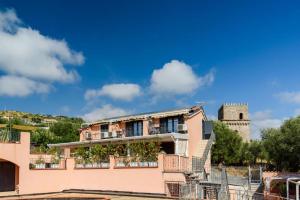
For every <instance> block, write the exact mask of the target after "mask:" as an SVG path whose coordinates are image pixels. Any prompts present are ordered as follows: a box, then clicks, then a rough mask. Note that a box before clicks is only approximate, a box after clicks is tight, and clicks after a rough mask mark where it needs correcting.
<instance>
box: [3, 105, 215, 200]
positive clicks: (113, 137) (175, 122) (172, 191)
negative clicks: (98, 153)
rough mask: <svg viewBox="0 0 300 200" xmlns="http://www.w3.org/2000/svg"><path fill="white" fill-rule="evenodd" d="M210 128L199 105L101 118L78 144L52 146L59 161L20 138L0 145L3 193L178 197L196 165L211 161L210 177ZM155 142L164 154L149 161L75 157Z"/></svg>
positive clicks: (86, 129)
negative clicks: (75, 192)
mask: <svg viewBox="0 0 300 200" xmlns="http://www.w3.org/2000/svg"><path fill="white" fill-rule="evenodd" d="M209 123H210V122H208V121H207V118H206V115H205V113H204V110H203V108H202V107H198V106H194V107H190V108H184V109H177V110H169V111H163V112H153V113H143V114H137V115H131V116H122V117H116V118H110V119H103V120H99V121H96V122H93V123H87V124H83V125H82V128H81V129H80V141H77V142H70V143H61V144H50V145H49V146H50V147H52V148H57V149H60V152H61V154H60V155H59V156H58V157H57V155H55V157H53V155H48V154H39V155H37V154H31V153H30V134H29V133H21V135H20V138H19V139H14V140H8V141H0V179H1V180H3V182H5V184H4V185H5V186H4V185H1V184H0V192H3V191H13V192H15V193H17V194H33V193H47V192H60V191H63V190H69V189H80V190H98V191H115V192H130V193H142V194H145V193H147V194H155V195H161V196H176V195H178V188H179V187H178V186H179V184H180V183H184V182H185V181H186V176H185V173H186V172H188V171H190V170H191V169H192V160H194V159H195V158H203V157H205V158H208V159H205V160H204V161H205V162H204V164H205V165H204V167H205V171H206V172H207V173H209V172H210V151H207V150H205V149H207V144H208V141H209V138H210V137H209V135H210V134H211V133H212V129H211V128H208V127H211V124H209ZM151 141H159V145H160V152H159V153H158V155H157V157H156V158H155V159H153V158H152V159H151V160H147V159H144V160H142V159H136V158H135V159H132V154H131V152H130V151H126V153H125V155H121V156H120V155H109V157H108V159H105V160H99V161H95V160H93V159H90V160H89V162H78V160H77V158H76V156H75V154H74V151H76V150H78V149H80V148H83V149H86V150H89V149H91V148H92V147H94V146H95V145H101V146H104V147H105V146H106V147H108V145H115V147H116V145H117V146H122V147H127V146H128V145H130V144H136V143H141V142H142V143H143V144H149V143H150V142H151ZM127 150H128V149H127ZM205 152H208V154H207V155H204V153H205ZM54 158H55V159H54ZM176 189H177V191H176Z"/></svg>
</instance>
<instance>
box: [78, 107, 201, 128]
mask: <svg viewBox="0 0 300 200" xmlns="http://www.w3.org/2000/svg"><path fill="white" fill-rule="evenodd" d="M199 111H202V112H203V114H204V116H205V113H204V110H203V108H202V107H201V106H192V107H186V108H180V109H173V110H165V111H158V112H147V113H139V114H134V115H125V116H119V117H112V118H106V119H101V120H98V121H95V122H89V123H83V124H82V125H83V126H84V125H86V126H89V125H93V124H104V123H113V122H118V121H129V120H138V119H145V118H148V117H153V118H160V117H168V116H176V115H184V114H190V115H192V114H194V113H198V112H199Z"/></svg>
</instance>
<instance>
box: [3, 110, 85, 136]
mask: <svg viewBox="0 0 300 200" xmlns="http://www.w3.org/2000/svg"><path fill="white" fill-rule="evenodd" d="M62 121H63V122H65V121H68V122H73V123H76V124H81V123H83V122H84V121H83V120H82V119H81V118H77V117H67V116H52V115H43V114H33V113H28V112H20V111H12V110H7V111H0V128H5V127H7V125H8V124H12V128H13V129H16V130H24V131H34V130H36V129H37V128H39V127H44V128H48V127H50V126H51V125H52V124H55V123H57V122H62Z"/></svg>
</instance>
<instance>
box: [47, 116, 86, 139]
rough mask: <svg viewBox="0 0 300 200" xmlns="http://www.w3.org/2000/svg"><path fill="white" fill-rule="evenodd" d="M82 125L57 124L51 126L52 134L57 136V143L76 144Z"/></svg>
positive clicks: (63, 122) (70, 123)
mask: <svg viewBox="0 0 300 200" xmlns="http://www.w3.org/2000/svg"><path fill="white" fill-rule="evenodd" d="M79 128H80V124H75V123H72V122H65V121H62V122H57V123H55V124H53V125H51V126H50V132H52V133H53V134H54V135H55V136H57V140H56V141H54V142H55V143H60V142H74V141H78V140H79Z"/></svg>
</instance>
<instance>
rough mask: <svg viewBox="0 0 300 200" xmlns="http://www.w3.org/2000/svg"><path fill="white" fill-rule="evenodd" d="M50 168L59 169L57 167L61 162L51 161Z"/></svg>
mask: <svg viewBox="0 0 300 200" xmlns="http://www.w3.org/2000/svg"><path fill="white" fill-rule="evenodd" d="M50 168H51V169H57V168H59V164H57V163H51V164H50Z"/></svg>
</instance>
